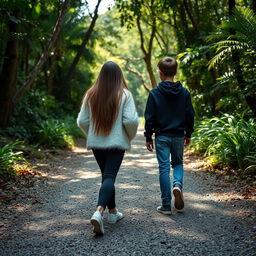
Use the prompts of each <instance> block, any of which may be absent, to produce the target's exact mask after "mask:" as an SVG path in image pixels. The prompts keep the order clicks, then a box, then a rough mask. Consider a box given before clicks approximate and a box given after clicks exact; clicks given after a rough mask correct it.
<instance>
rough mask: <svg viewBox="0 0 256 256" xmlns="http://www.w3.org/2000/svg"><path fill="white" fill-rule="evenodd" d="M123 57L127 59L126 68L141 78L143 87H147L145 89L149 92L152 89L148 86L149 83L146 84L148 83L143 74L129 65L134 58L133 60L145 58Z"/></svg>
mask: <svg viewBox="0 0 256 256" xmlns="http://www.w3.org/2000/svg"><path fill="white" fill-rule="evenodd" d="M122 59H124V60H125V61H126V63H125V67H124V68H125V69H126V70H127V71H129V72H131V73H132V74H134V75H136V76H137V77H138V78H139V80H140V82H141V84H142V85H143V87H144V88H145V90H146V91H147V92H149V91H150V89H149V88H148V87H147V85H146V83H145V81H144V79H143V76H142V75H141V74H140V73H139V72H137V71H135V70H132V69H131V68H130V67H129V62H130V61H131V60H133V61H139V60H143V58H133V59H131V58H124V57H123V58H122Z"/></svg>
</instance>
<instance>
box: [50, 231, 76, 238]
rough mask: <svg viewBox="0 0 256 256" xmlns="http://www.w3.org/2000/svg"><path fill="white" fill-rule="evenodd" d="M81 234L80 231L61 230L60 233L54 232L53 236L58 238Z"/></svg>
mask: <svg viewBox="0 0 256 256" xmlns="http://www.w3.org/2000/svg"><path fill="white" fill-rule="evenodd" d="M79 233H80V231H78V230H76V231H75V230H59V231H55V232H53V234H52V236H56V237H69V236H73V235H78V234H79Z"/></svg>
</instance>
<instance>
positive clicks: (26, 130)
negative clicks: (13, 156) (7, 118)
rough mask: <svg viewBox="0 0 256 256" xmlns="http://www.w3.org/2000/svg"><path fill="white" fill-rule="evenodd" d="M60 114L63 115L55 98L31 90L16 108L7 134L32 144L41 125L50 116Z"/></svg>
mask: <svg viewBox="0 0 256 256" xmlns="http://www.w3.org/2000/svg"><path fill="white" fill-rule="evenodd" d="M60 113H63V112H62V111H61V107H60V105H59V104H57V102H56V101H55V98H54V97H53V96H50V95H47V94H46V92H44V91H39V90H31V91H30V93H29V94H27V95H26V96H25V97H24V98H23V99H22V102H21V103H20V104H19V105H18V106H17V107H16V109H15V112H14V115H13V117H12V119H11V125H10V126H9V127H8V128H7V132H8V134H9V135H11V136H14V137H16V138H19V139H23V140H24V139H25V140H29V141H30V142H32V141H33V140H34V139H35V135H36V133H37V130H38V127H39V125H40V123H41V122H42V121H43V120H47V119H48V118H49V116H51V115H53V116H56V115H57V114H58V115H59V114H60Z"/></svg>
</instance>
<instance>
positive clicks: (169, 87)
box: [157, 81, 183, 96]
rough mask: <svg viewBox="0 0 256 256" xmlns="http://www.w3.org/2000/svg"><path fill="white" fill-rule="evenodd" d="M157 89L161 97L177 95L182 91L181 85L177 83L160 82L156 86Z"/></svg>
mask: <svg viewBox="0 0 256 256" xmlns="http://www.w3.org/2000/svg"><path fill="white" fill-rule="evenodd" d="M157 88H158V89H159V91H160V92H161V93H162V94H163V95H168V96H172V95H177V94H180V93H181V91H182V88H183V87H182V85H181V83H180V82H179V81H177V82H171V81H162V82H161V83H159V84H158V86H157Z"/></svg>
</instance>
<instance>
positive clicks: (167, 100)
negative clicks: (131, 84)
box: [144, 81, 195, 142]
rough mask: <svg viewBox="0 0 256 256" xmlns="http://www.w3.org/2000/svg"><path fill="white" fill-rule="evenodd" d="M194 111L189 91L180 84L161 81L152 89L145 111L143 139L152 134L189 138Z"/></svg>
mask: <svg viewBox="0 0 256 256" xmlns="http://www.w3.org/2000/svg"><path fill="white" fill-rule="evenodd" d="M194 115H195V114H194V109H193V106H192V103H191V97H190V93H189V91H188V90H187V89H186V88H184V87H182V84H181V83H180V82H170V81H162V82H161V83H159V84H158V86H157V87H156V88H154V89H152V90H151V91H150V93H149V96H148V101H147V105H146V110H145V120H146V123H145V133H144V135H145V137H146V141H147V142H150V141H152V134H153V133H155V135H156V136H158V135H166V136H170V137H183V136H186V137H189V138H190V137H191V134H192V132H193V131H194V129H193V127H194Z"/></svg>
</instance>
